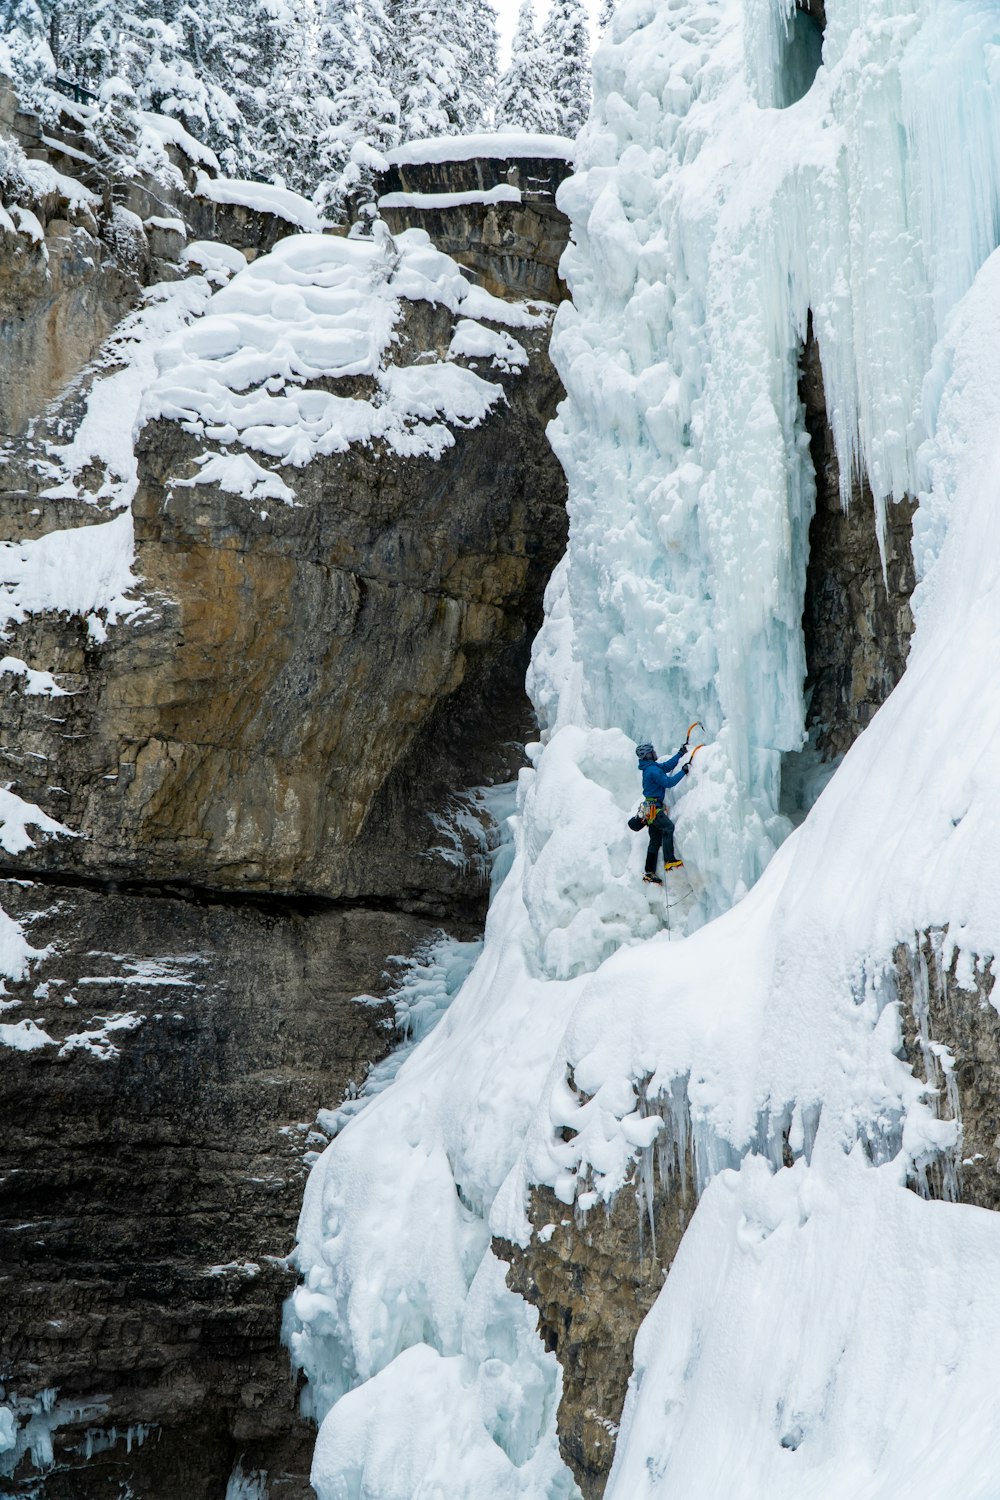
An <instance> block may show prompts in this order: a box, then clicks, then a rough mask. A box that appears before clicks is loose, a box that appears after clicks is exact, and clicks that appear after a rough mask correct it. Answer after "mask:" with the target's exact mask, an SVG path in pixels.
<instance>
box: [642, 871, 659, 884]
mask: <svg viewBox="0 0 1000 1500" xmlns="http://www.w3.org/2000/svg"><path fill="white" fill-rule="evenodd" d="M642 880H643V884H644V885H662V884H663V881H662V880H661V879H660V877H659V875H650V873H649V871H648V870H647V871H646V873H645V875H644V876H643V877H642Z"/></svg>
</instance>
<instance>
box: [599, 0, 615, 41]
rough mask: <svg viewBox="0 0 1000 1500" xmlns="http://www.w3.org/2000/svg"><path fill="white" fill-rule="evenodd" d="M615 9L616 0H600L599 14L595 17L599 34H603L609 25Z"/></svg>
mask: <svg viewBox="0 0 1000 1500" xmlns="http://www.w3.org/2000/svg"><path fill="white" fill-rule="evenodd" d="M616 9H617V4H616V0H601V10H600V14H599V15H598V17H597V29H598V31H599V32H600V34H601V36H603V35H604V33H605V32H606V31H607V29H608V27H609V26H610V25H611V22H612V20H613V19H614V14H615V10H616Z"/></svg>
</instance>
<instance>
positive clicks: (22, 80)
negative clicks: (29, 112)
mask: <svg viewBox="0 0 1000 1500" xmlns="http://www.w3.org/2000/svg"><path fill="white" fill-rule="evenodd" d="M51 9H52V6H51V5H46V4H45V3H44V0H42V3H36V0H0V36H2V38H3V41H4V44H5V65H6V66H7V67H8V68H9V69H10V72H11V75H12V78H13V82H14V86H15V88H16V89H17V92H18V96H19V98H20V101H21V103H22V104H23V105H24V106H26V107H27V108H30V109H36V110H37V109H40V108H42V107H43V105H44V103H45V102H46V98H47V80H48V79H49V78H50V77H51V76H52V74H53V73H54V71H55V66H56V63H55V58H54V57H53V55H52V48H51V45H50V39H49V26H50V20H51V17H50V14H49V12H50V11H51Z"/></svg>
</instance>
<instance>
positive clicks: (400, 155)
mask: <svg viewBox="0 0 1000 1500" xmlns="http://www.w3.org/2000/svg"><path fill="white" fill-rule="evenodd" d="M573 151H574V143H573V141H571V140H570V138H569V137H568V136H565V135H533V134H532V133H531V132H530V131H526V130H504V131H497V132H496V133H494V134H482V135H436V136H433V137H431V138H430V139H429V140H423V141H406V142H405V144H404V145H402V146H394V147H393V149H392V150H391V151H387V152H386V153H385V159H386V161H387V162H388V163H389V165H390V166H392V167H411V166H417V165H419V164H421V163H422V162H442V161H475V160H477V159H478V158H484V159H489V158H493V159H499V160H500V161H514V160H515V159H517V158H518V157H521V158H531V159H535V160H540V161H545V160H556V161H572V160H573Z"/></svg>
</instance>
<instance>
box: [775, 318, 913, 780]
mask: <svg viewBox="0 0 1000 1500" xmlns="http://www.w3.org/2000/svg"><path fill="white" fill-rule="evenodd" d="M800 371H801V373H800V380H799V395H800V398H801V400H802V404H803V406H804V408H805V420H806V428H807V430H808V433H809V448H810V454H811V457H812V462H813V468H814V470H815V474H816V512H815V515H814V517H813V521H812V525H811V526H810V528H809V569H808V573H807V577H806V598H805V607H804V610H803V616H802V628H803V631H804V633H805V643H806V694H807V698H808V705H809V706H808V713H807V719H806V724H807V728H808V730H809V732H810V739H811V741H812V743H814V744H815V746H816V748H817V750H818V751H819V753H820V756H821V758H822V759H823V760H835V759H836V758H837V757H838V756H840V755H843V754H844V752H845V751H846V750H848V749H849V748H850V746H851V745H852V744H853V742H854V740H855V739H856V738H857V736H858V735H859V734H860V733H861V731H862V730H863V729H864V728H865V727H866V725H868V724H869V723H870V722H871V719H872V717H873V715H874V714H875V712H876V710H877V709H878V708H879V707H880V706H881V704H882V703H884V702H885V700H886V698H887V697H888V696H889V694H890V693H891V692H892V690H893V688H894V687H895V686H896V683H897V682H898V681H899V679H900V677H901V676H902V675H903V671H904V669H905V667H906V658H907V655H908V654H909V649H910V636H911V635H912V634H913V615H912V613H911V610H910V595H911V594H912V593H913V587H914V573H913V555H912V551H911V547H910V541H911V535H912V522H913V512H914V510H915V509H916V502H915V501H913V500H903V501H900V502H898V503H897V504H889V505H888V506H887V509H886V535H885V571H884V573H883V568H882V558H881V555H880V553H879V545H878V536H877V533H876V527H875V506H874V501H873V498H872V492H871V489H870V487H869V485H868V481H867V479H865V478H864V477H862V478H860V479H859V478H855V480H854V482H853V484H852V489H851V500H850V505H849V507H848V508H847V509H846V510H845V509H844V507H843V505H842V503H841V496H840V465H839V464H838V462H837V455H836V452H835V450H834V445H833V434H832V432H831V430H830V423H829V418H828V415H827V410H826V396H825V393H824V389H823V371H822V368H821V366H820V359H819V346H818V344H817V342H816V339H815V337H814V336H813V333H812V329H811V327H810V331H809V336H808V338H807V341H806V345H805V349H804V351H803V355H802V362H801V366H800Z"/></svg>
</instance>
